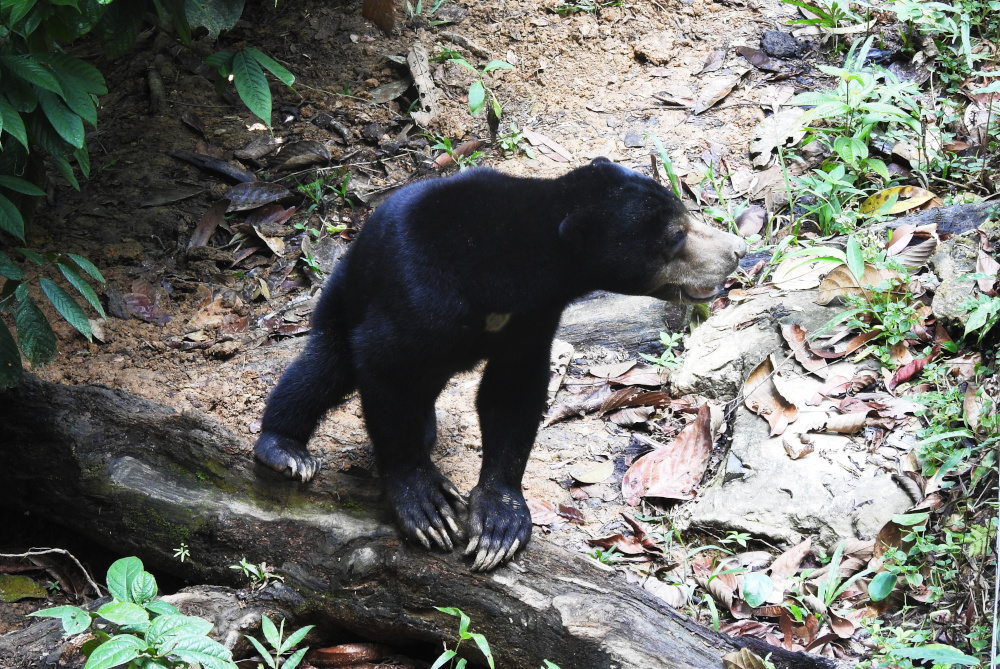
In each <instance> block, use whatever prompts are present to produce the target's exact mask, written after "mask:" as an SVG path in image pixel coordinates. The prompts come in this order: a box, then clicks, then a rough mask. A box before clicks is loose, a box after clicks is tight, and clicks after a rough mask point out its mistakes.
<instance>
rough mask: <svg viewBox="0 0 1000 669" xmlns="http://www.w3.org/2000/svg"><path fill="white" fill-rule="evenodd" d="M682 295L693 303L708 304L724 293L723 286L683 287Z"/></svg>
mask: <svg viewBox="0 0 1000 669" xmlns="http://www.w3.org/2000/svg"><path fill="white" fill-rule="evenodd" d="M680 288H681V293H682V294H683V295H684V297H685V298H686V299H688V300H690V301H691V302H708V301H709V300H711V299H713V298H715V297H718V296H719V295H720V294H721V293H722V286H711V287H709V286H681V287H680Z"/></svg>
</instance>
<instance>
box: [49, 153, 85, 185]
mask: <svg viewBox="0 0 1000 669" xmlns="http://www.w3.org/2000/svg"><path fill="white" fill-rule="evenodd" d="M51 158H52V162H53V164H55V166H56V169H57V170H59V174H61V175H62V176H63V179H65V180H66V181H68V182H69V185H70V186H72V187H73V188H74V189H75V190H80V182H79V181H77V180H76V175H75V174H73V166H72V165H70V164H69V161H68V160H66V158H64V157H63V156H51Z"/></svg>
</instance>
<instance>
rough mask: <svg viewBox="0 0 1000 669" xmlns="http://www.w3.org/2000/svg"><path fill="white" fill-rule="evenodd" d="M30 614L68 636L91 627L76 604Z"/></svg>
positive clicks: (0, 336)
mask: <svg viewBox="0 0 1000 669" xmlns="http://www.w3.org/2000/svg"><path fill="white" fill-rule="evenodd" d="M0 326H3V322H2V321H0ZM4 333H7V336H8V337H10V332H9V331H8V330H7V327H6V326H3V327H0V360H2V359H3V354H2V347H3V343H2V339H3V334H4ZM15 351H16V348H15ZM18 364H19V365H20V357H19V358H18ZM28 615H29V616H38V617H39V618H59V619H60V620H61V621H62V625H63V630H64V631H65V632H66V636H71V635H73V634H79V633H80V632H83V631H84V630H86V629H87V628H88V627H90V620H91V618H90V614H89V613H87V612H86V611H84V610H83V609H81V608H79V607H76V606H56V607H53V608H51V609H43V610H42V611H34V612H32V613H29V614H28Z"/></svg>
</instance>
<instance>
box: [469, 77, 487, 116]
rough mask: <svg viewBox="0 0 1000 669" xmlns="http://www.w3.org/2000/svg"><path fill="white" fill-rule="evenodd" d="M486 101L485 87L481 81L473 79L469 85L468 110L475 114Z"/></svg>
mask: <svg viewBox="0 0 1000 669" xmlns="http://www.w3.org/2000/svg"><path fill="white" fill-rule="evenodd" d="M485 102H486V89H485V88H484V87H483V82H481V81H473V82H472V85H471V86H469V111H470V112H472V115H473V116H477V115H478V114H479V112H480V111H481V110H482V108H483V104H485Z"/></svg>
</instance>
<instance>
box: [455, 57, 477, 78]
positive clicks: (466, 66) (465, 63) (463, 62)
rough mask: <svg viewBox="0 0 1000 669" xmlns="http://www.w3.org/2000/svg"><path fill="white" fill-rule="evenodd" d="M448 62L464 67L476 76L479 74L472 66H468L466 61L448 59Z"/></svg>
mask: <svg viewBox="0 0 1000 669" xmlns="http://www.w3.org/2000/svg"><path fill="white" fill-rule="evenodd" d="M448 60H449V61H451V62H452V63H455V64H456V65H461V66H462V67H464V68H465V69H467V70H472V71H473V72H475V73H476V74H479V70H477V69H476V68H474V67H473V66H472V65H470V64H469V61H467V60H466V59H464V58H449V59H448Z"/></svg>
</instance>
